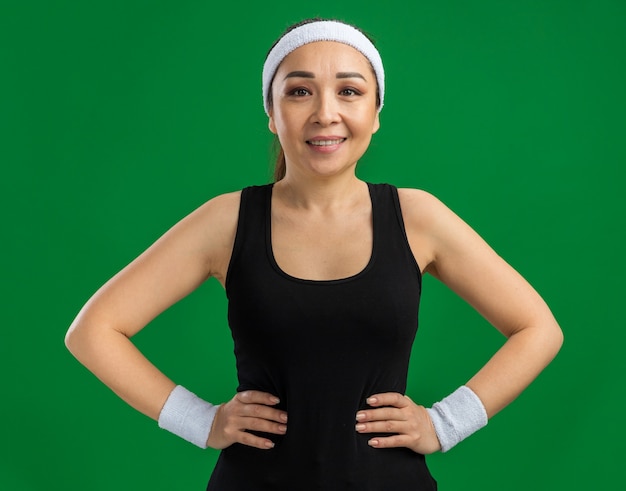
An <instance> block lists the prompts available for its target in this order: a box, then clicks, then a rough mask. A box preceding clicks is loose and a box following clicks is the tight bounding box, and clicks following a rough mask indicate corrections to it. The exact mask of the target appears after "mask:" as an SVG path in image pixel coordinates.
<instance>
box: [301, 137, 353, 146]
mask: <svg viewBox="0 0 626 491" xmlns="http://www.w3.org/2000/svg"><path fill="white" fill-rule="evenodd" d="M344 141H346V139H345V138H336V139H332V140H331V139H328V140H307V143H308V144H309V145H314V146H316V147H330V146H332V145H339V144H340V143H343V142H344Z"/></svg>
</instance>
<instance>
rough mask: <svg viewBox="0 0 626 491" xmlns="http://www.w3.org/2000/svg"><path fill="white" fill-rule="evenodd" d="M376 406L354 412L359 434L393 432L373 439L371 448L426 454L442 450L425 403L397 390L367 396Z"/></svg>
mask: <svg viewBox="0 0 626 491" xmlns="http://www.w3.org/2000/svg"><path fill="white" fill-rule="evenodd" d="M367 403H368V404H369V405H370V406H371V407H373V408H375V409H364V410H361V411H359V412H358V413H357V415H356V420H357V424H356V431H358V432H359V433H395V435H391V436H386V437H379V436H376V437H374V438H372V439H371V440H370V441H369V442H368V443H369V445H370V446H372V447H374V448H392V447H407V448H410V449H411V450H413V451H414V452H417V453H421V454H429V453H433V452H436V451H438V450H440V449H441V446H440V444H439V440H438V439H437V434H436V433H435V428H434V426H433V424H432V422H431V420H430V416H429V415H428V411H426V408H424V406H419V405H417V404H415V403H414V402H413V401H412V400H411V399H410V398H409V397H408V396H404V395H402V394H398V393H396V392H387V393H384V394H375V395H373V396H371V397H369V398H368V399H367Z"/></svg>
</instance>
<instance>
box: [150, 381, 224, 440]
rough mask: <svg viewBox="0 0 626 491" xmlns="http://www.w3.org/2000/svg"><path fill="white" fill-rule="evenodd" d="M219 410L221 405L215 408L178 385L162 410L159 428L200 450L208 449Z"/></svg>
mask: <svg viewBox="0 0 626 491" xmlns="http://www.w3.org/2000/svg"><path fill="white" fill-rule="evenodd" d="M218 408H219V405H218V406H214V405H213V404H210V403H208V402H206V401H204V400H202V399H200V398H199V397H198V396H197V395H195V394H194V393H193V392H190V391H188V390H187V389H185V388H184V387H183V386H182V385H177V386H176V387H174V389H173V390H172V392H170V395H169V396H168V398H167V400H166V401H165V404H164V405H163V409H161V413H160V414H159V420H158V423H159V427H160V428H163V429H164V430H168V431H170V432H172V433H174V434H175V435H177V436H179V437H181V438H183V439H184V440H187V441H188V442H190V443H193V444H194V445H197V446H198V447H200V448H207V440H208V439H209V433H210V432H211V426H212V425H213V419H215V414H216V413H217V409H218Z"/></svg>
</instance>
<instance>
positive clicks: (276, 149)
mask: <svg viewBox="0 0 626 491" xmlns="http://www.w3.org/2000/svg"><path fill="white" fill-rule="evenodd" d="M326 20H336V19H323V18H321V17H313V18H310V19H304V20H301V21H300V22H296V23H295V24H292V25H290V26H289V27H287V29H285V31H284V32H283V33H282V34H281V35H280V37H279V38H278V39H277V40H276V41H274V44H272V47H271V48H270V49H269V51H268V52H267V55H269V54H270V52H271V51H272V49H274V46H276V44H277V43H278V41H280V40H281V39H282V38H283V37H284V36H285V35H286V34H288V33H289V32H291V31H293V30H294V29H295V28H296V27H300V26H303V25H305V24H310V23H312V22H322V21H326ZM336 21H337V22H342V23H344V24H347V25H352V24H348V23H347V22H343V21H341V20H336ZM352 27H354V28H355V29H358V30H359V31H361V32H362V33H363V34H364V35H365V36H366V37H367V38H368V39H369V40H370V41H371V42H372V44H374V40H373V39H372V37H371V36H370V35H369V34H367V33H366V32H363V31H362V30H361V29H359V28H358V27H356V26H352ZM267 55H266V58H267ZM271 87H272V86H271V84H270V90H269V94H267V102H268V104H269V106H270V107H271V106H272V90H271ZM376 97H377V101H376V102H377V103H378V104H380V94H377V96H376ZM272 153H273V154H274V156H275V159H276V161H275V164H274V173H273V178H274V182H278V181H280V180H281V179H282V178H283V177H285V174H286V172H287V162H286V160H285V151H284V150H283V148H282V146H281V145H280V141H279V140H278V136H277V135H275V136H274V143H273V145H272Z"/></svg>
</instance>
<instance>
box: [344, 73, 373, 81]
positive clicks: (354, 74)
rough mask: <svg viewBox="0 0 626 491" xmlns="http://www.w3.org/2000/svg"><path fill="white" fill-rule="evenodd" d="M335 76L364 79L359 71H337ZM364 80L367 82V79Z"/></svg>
mask: <svg viewBox="0 0 626 491" xmlns="http://www.w3.org/2000/svg"><path fill="white" fill-rule="evenodd" d="M337 78H362V79H363V80H365V77H364V76H363V75H361V74H360V73H359V72H339V73H338V74H337ZM365 81H366V82H367V80H365Z"/></svg>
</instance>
